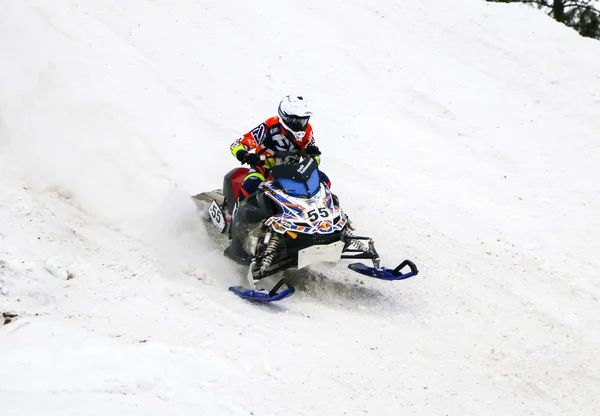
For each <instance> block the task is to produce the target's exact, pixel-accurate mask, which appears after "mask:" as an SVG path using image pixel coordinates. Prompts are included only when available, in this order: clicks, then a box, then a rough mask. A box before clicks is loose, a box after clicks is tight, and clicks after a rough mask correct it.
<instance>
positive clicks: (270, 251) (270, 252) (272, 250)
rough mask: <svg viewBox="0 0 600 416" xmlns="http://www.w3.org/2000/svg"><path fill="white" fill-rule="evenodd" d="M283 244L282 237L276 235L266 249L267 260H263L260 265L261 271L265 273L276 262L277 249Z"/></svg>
mask: <svg viewBox="0 0 600 416" xmlns="http://www.w3.org/2000/svg"><path fill="white" fill-rule="evenodd" d="M280 243H281V235H280V234H277V233H275V234H274V235H273V236H272V237H271V239H270V240H269V243H268V244H267V248H266V249H265V254H266V255H265V258H264V259H263V260H262V263H261V265H260V271H261V272H265V271H266V270H267V268H268V267H269V266H270V265H271V263H273V260H275V256H276V255H277V249H278V248H279V244H280Z"/></svg>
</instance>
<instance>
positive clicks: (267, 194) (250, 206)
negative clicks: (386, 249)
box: [192, 151, 418, 302]
mask: <svg viewBox="0 0 600 416" xmlns="http://www.w3.org/2000/svg"><path fill="white" fill-rule="evenodd" d="M269 157H275V158H277V162H278V163H277V164H276V165H275V166H273V167H272V168H271V169H270V177H269V178H268V180H267V181H265V182H263V183H262V184H261V185H260V186H259V188H258V190H257V192H255V193H254V194H251V195H250V196H248V197H247V198H246V199H245V200H244V201H243V202H242V203H240V204H239V206H237V205H236V196H237V195H238V192H239V190H240V188H241V186H242V182H243V180H244V178H245V177H246V175H247V173H248V170H249V169H248V168H244V167H238V168H235V169H232V170H231V171H229V172H228V173H227V174H226V175H225V177H224V179H223V188H222V189H217V190H214V191H211V192H204V193H200V194H198V195H195V196H193V197H192V198H193V199H194V201H195V202H196V204H197V205H198V208H199V210H200V211H202V212H203V214H204V218H205V219H206V220H207V221H212V224H213V225H214V229H212V232H213V233H214V232H216V233H217V234H221V235H224V234H227V235H228V241H229V246H228V247H227V248H226V249H225V250H224V254H225V255H226V256H227V257H229V258H230V259H232V260H234V261H235V262H236V263H238V264H242V265H244V266H245V267H247V276H246V277H247V280H248V284H249V288H246V287H244V286H232V287H230V288H229V290H230V291H232V292H233V293H234V294H236V295H238V296H240V297H242V298H244V299H248V300H253V301H258V302H273V301H278V300H282V299H285V298H287V297H289V296H291V295H292V294H294V292H295V288H294V287H293V285H291V283H288V282H286V281H284V279H280V280H278V281H277V283H276V284H275V285H274V286H273V287H272V288H271V289H270V290H267V289H265V288H264V287H263V284H262V282H263V280H262V279H264V278H265V277H267V276H271V275H275V274H277V273H279V272H282V271H285V270H288V269H294V268H296V269H302V268H304V267H307V266H309V265H311V264H314V263H318V262H329V263H337V262H338V261H340V260H341V259H351V260H360V259H362V260H370V261H371V262H372V264H373V267H369V266H367V265H366V264H364V263H360V262H355V263H351V264H349V265H348V268H349V269H351V270H353V271H355V272H357V273H360V274H362V275H366V276H369V277H373V278H377V279H383V280H403V279H407V278H409V277H412V276H415V275H417V274H418V270H417V267H416V265H415V264H414V263H413V262H412V261H410V260H404V261H403V262H402V263H400V265H399V266H398V267H396V268H395V269H387V268H384V267H380V258H379V254H378V253H377V251H376V250H375V245H374V242H373V239H371V238H369V237H362V236H356V235H354V226H353V225H352V223H351V222H350V220H349V218H348V216H347V215H346V214H345V213H344V211H343V210H342V208H341V207H340V206H339V202H338V198H337V197H336V195H334V194H333V193H332V192H331V190H330V189H329V187H328V186H327V184H325V183H323V182H321V181H320V177H319V172H318V162H317V160H316V159H315V158H314V156H312V155H309V154H307V153H306V152H302V151H294V152H276V153H275V154H274V155H271V156H269ZM261 159H262V160H266V157H265V156H261ZM208 228H209V229H211V228H212V227H208ZM407 267H408V271H405V272H402V270H405V269H406V268H407Z"/></svg>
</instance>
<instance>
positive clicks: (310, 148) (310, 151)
mask: <svg viewBox="0 0 600 416" xmlns="http://www.w3.org/2000/svg"><path fill="white" fill-rule="evenodd" d="M304 151H305V152H306V153H308V154H309V155H311V156H319V155H320V154H321V151H320V150H319V148H318V147H317V146H314V145H311V146H306V149H304Z"/></svg>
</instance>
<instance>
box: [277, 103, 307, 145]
mask: <svg viewBox="0 0 600 416" xmlns="http://www.w3.org/2000/svg"><path fill="white" fill-rule="evenodd" d="M278 113H279V121H280V123H281V124H282V125H283V127H284V128H285V129H286V130H287V131H288V132H290V133H292V134H293V135H294V138H295V139H296V140H302V139H303V138H304V134H305V133H306V128H307V127H308V120H309V119H310V116H311V115H312V111H310V107H309V105H308V102H307V101H306V100H305V99H304V98H303V97H301V96H295V95H286V96H285V97H283V99H282V100H281V102H280V103H279V110H278Z"/></svg>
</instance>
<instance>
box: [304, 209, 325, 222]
mask: <svg viewBox="0 0 600 416" xmlns="http://www.w3.org/2000/svg"><path fill="white" fill-rule="evenodd" d="M306 214H307V215H308V220H309V221H310V222H315V221H316V220H318V219H319V216H321V217H323V218H327V217H329V211H327V209H326V208H319V209H318V210H317V209H311V210H310V211H308V212H307V213H306Z"/></svg>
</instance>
